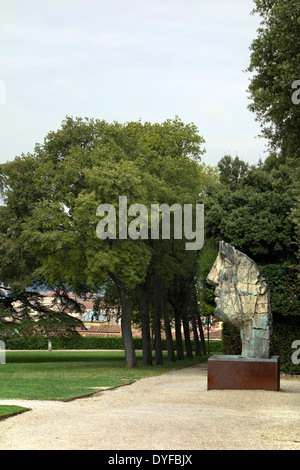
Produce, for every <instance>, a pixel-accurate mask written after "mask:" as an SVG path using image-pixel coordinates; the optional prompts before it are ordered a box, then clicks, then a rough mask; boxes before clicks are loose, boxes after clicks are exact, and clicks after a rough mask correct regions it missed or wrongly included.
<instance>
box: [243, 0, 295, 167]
mask: <svg viewBox="0 0 300 470" xmlns="http://www.w3.org/2000/svg"><path fill="white" fill-rule="evenodd" d="M254 1H255V4H256V8H255V9H254V11H253V13H256V14H259V15H260V16H261V18H262V21H261V27H260V28H259V29H258V35H257V38H256V39H254V41H253V42H252V44H251V48H250V49H251V60H250V65H249V67H248V69H247V70H248V72H251V73H253V76H252V77H251V83H250V86H249V95H250V99H251V104H250V105H249V109H250V110H251V111H253V112H255V113H256V115H257V120H258V121H260V123H261V126H262V135H263V136H264V137H266V138H267V139H268V141H269V144H270V148H271V149H273V150H277V151H279V152H281V154H282V158H283V159H284V161H285V160H286V158H288V157H290V158H293V159H294V161H295V162H296V161H297V160H298V159H299V156H300V144H299V127H300V105H299V104H298V105H297V104H295V100H293V95H294V94H295V93H298V94H299V86H298V92H297V81H298V80H300V53H299V51H300V4H299V1H298V0H254ZM295 87H296V89H295Z"/></svg>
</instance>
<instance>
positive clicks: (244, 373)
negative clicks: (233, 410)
mask: <svg viewBox="0 0 300 470" xmlns="http://www.w3.org/2000/svg"><path fill="white" fill-rule="evenodd" d="M279 388H280V370H279V356H272V357H271V358H270V359H252V358H248V357H242V356H212V357H210V358H209V359H208V371H207V390H271V391H278V390H279Z"/></svg>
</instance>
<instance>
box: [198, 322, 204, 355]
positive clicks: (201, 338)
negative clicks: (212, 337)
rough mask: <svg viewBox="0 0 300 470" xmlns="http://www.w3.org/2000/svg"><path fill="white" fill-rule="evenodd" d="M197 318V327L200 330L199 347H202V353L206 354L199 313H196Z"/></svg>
mask: <svg viewBox="0 0 300 470" xmlns="http://www.w3.org/2000/svg"><path fill="white" fill-rule="evenodd" d="M197 320H198V327H199V332H200V341H201V348H202V352H203V354H204V355H205V354H206V344H205V338H204V333H203V326H202V321H201V317H200V315H197Z"/></svg>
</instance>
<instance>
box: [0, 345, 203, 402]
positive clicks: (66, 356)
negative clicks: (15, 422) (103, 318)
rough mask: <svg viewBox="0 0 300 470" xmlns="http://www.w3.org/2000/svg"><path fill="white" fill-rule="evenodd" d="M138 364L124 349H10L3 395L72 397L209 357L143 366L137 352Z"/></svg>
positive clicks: (0, 372) (0, 387) (0, 377)
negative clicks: (131, 362) (132, 363)
mask: <svg viewBox="0 0 300 470" xmlns="http://www.w3.org/2000/svg"><path fill="white" fill-rule="evenodd" d="M136 355H137V360H138V368H136V369H128V368H126V366H125V356H124V351H78V350H74V351H51V352H49V351H7V353H6V364H3V365H1V366H0V399H27V400H69V399H72V398H74V397H78V396H82V395H89V394H91V393H95V392H97V391H101V390H103V389H105V388H112V387H117V386H121V385H126V384H128V383H133V382H135V381H136V380H140V379H141V378H144V377H151V376H153V375H159V374H162V373H164V372H167V371H169V370H174V369H178V368H182V367H187V366H191V365H194V364H198V363H200V362H203V361H206V360H207V357H208V356H203V357H194V358H192V359H184V360H181V361H176V362H169V361H167V353H164V364H163V365H161V366H152V367H151V366H143V364H142V353H141V352H140V351H137V352H136Z"/></svg>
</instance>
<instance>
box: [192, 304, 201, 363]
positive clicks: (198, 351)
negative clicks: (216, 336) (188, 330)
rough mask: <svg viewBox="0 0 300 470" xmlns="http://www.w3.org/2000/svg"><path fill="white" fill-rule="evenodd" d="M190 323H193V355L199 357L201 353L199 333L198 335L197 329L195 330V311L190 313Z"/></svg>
mask: <svg viewBox="0 0 300 470" xmlns="http://www.w3.org/2000/svg"><path fill="white" fill-rule="evenodd" d="M192 325H193V335H194V345H195V355H196V356H198V357H200V356H202V353H201V344H200V340H199V335H198V330H197V323H196V315H195V312H193V313H192Z"/></svg>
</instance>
